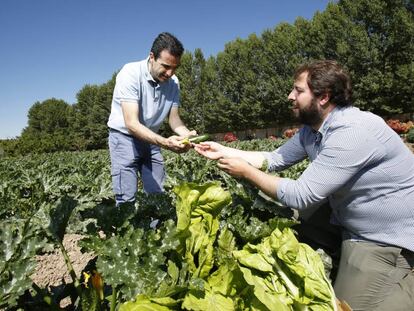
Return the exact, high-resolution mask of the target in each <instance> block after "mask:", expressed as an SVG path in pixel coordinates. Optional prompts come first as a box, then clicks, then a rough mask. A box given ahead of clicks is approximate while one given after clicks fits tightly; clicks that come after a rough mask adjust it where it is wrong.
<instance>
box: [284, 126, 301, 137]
mask: <svg viewBox="0 0 414 311" xmlns="http://www.w3.org/2000/svg"><path fill="white" fill-rule="evenodd" d="M298 131H299V128H297V127H293V128H290V129H287V130H285V131H284V132H283V135H282V137H283V138H291V137H292V136H293V135H295V134H296V132H298Z"/></svg>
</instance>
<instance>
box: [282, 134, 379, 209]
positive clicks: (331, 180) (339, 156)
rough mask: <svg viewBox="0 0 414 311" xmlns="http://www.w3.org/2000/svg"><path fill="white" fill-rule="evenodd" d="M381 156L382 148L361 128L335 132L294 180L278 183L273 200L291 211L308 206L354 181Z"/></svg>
mask: <svg viewBox="0 0 414 311" xmlns="http://www.w3.org/2000/svg"><path fill="white" fill-rule="evenodd" d="M383 156H384V147H383V146H382V145H381V144H380V143H379V142H378V141H377V140H376V139H375V138H373V137H372V136H370V135H369V134H368V133H367V132H365V131H364V130H363V129H357V128H353V129H352V128H351V129H344V130H339V131H337V132H335V133H333V134H332V135H331V136H330V137H329V138H328V139H327V140H326V141H325V142H324V144H323V146H321V148H320V152H319V154H318V155H317V157H316V158H315V159H314V160H313V161H312V162H311V164H309V166H308V167H307V168H306V170H305V171H304V172H303V174H302V175H301V176H300V177H299V178H298V179H297V180H292V179H287V178H282V179H281V180H280V181H279V184H278V189H277V197H278V199H279V200H280V201H281V202H282V203H283V204H285V205H287V206H289V207H291V208H295V209H304V208H306V207H308V206H312V205H314V204H317V203H319V202H320V201H322V200H324V199H326V198H327V197H328V196H330V195H331V194H333V193H335V192H336V191H338V189H340V188H341V187H343V186H344V185H346V184H347V183H348V182H350V180H352V179H353V178H358V174H361V173H362V172H364V171H365V170H368V169H369V166H370V165H373V164H374V163H375V162H377V161H379V160H380V159H381V158H382V157H383Z"/></svg>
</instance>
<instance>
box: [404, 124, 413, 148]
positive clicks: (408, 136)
mask: <svg viewBox="0 0 414 311" xmlns="http://www.w3.org/2000/svg"><path fill="white" fill-rule="evenodd" d="M405 138H406V140H407V142H409V143H411V144H414V127H412V128H411V129H410V130H409V131H408V133H407V136H405Z"/></svg>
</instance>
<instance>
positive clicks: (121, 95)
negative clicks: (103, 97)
mask: <svg viewBox="0 0 414 311" xmlns="http://www.w3.org/2000/svg"><path fill="white" fill-rule="evenodd" d="M138 76H139V74H138V72H136V70H135V71H134V70H132V68H130V66H127V65H125V66H124V67H123V68H122V69H121V71H120V72H119V73H118V75H117V76H116V86H115V90H114V96H116V97H117V98H118V99H119V100H134V101H135V100H136V101H137V100H139V98H140V96H141V90H140V83H139V78H138Z"/></svg>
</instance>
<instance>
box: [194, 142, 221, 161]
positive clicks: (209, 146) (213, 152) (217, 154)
mask: <svg viewBox="0 0 414 311" xmlns="http://www.w3.org/2000/svg"><path fill="white" fill-rule="evenodd" d="M194 150H195V151H197V152H198V153H199V154H201V155H202V156H204V157H206V158H207V159H210V160H218V159H220V158H222V157H224V156H225V154H224V152H223V151H224V146H223V145H220V144H219V143H216V142H213V141H206V142H202V143H199V144H196V145H194Z"/></svg>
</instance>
